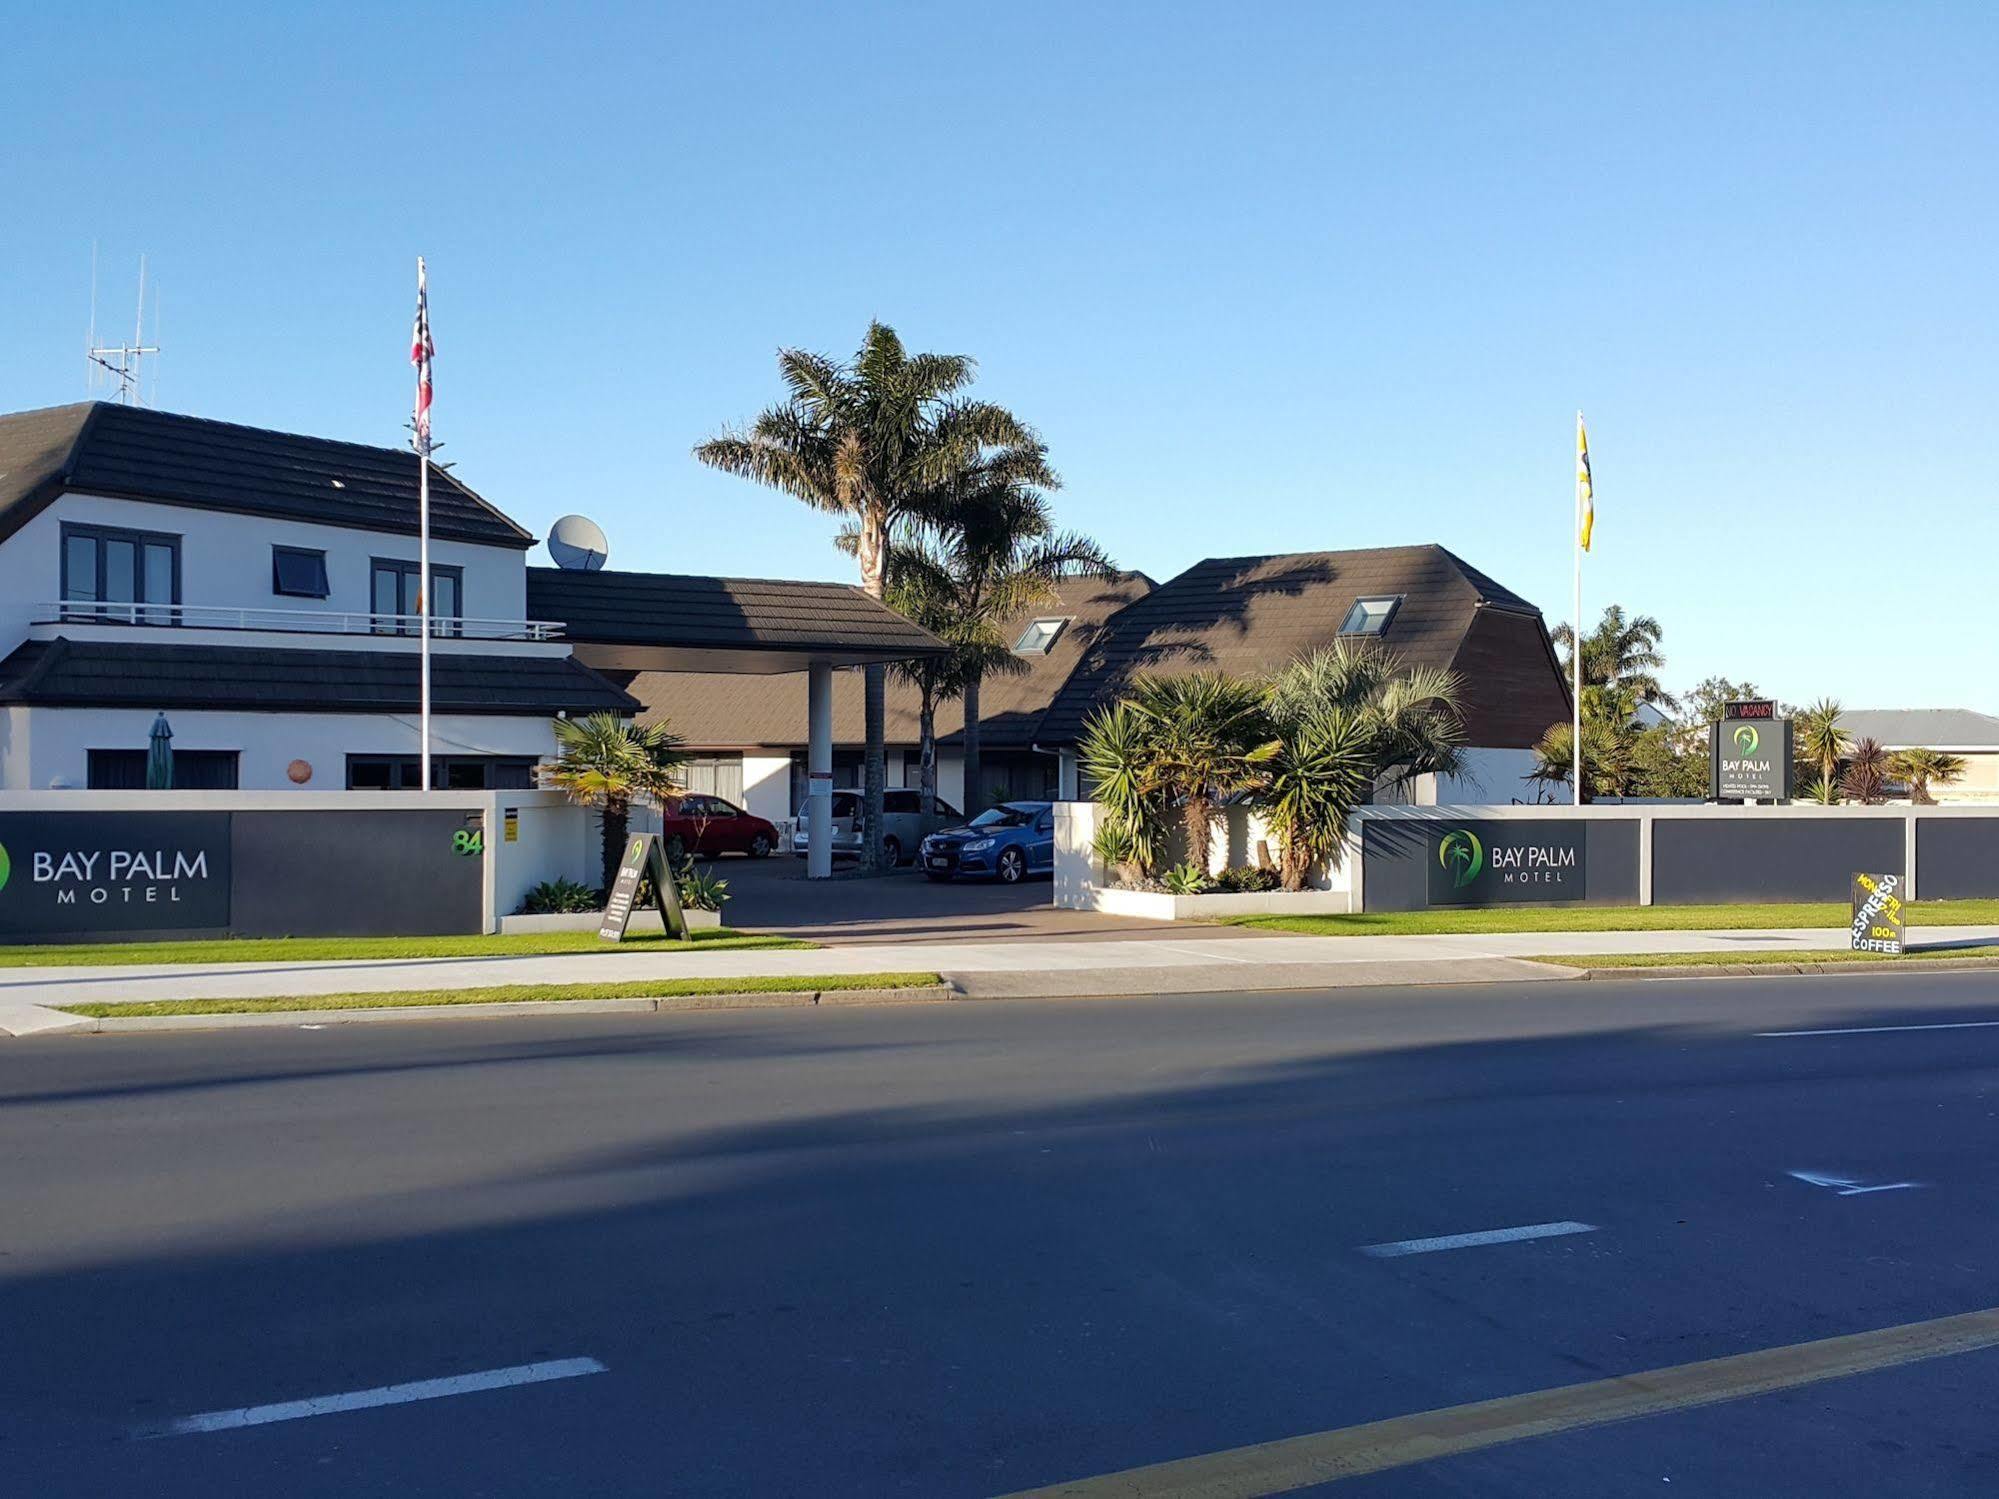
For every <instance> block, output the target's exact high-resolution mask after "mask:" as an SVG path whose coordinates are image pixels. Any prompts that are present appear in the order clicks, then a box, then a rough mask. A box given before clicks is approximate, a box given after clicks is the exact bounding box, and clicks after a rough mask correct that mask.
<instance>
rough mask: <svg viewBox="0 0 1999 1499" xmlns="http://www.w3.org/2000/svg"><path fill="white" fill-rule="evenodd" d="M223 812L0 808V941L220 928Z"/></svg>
mask: <svg viewBox="0 0 1999 1499" xmlns="http://www.w3.org/2000/svg"><path fill="white" fill-rule="evenodd" d="M229 843H230V828H229V814H228V813H227V812H149V813H146V814H144V815H134V814H131V813H123V812H7V813H0V938H7V937H14V938H19V937H29V936H42V935H49V936H57V935H62V936H70V935H75V934H78V933H92V934H95V933H98V932H143V931H178V930H192V929H199V928H223V929H226V928H227V927H228V925H229V904H230V902H229V892H230V887H229Z"/></svg>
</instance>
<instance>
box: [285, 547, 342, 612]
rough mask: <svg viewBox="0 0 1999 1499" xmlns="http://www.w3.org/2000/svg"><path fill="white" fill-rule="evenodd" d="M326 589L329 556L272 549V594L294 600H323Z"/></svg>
mask: <svg viewBox="0 0 1999 1499" xmlns="http://www.w3.org/2000/svg"><path fill="white" fill-rule="evenodd" d="M329 591H330V590H329V589H328V588H327V586H326V553H324V552H315V551H312V550H310V549H309V548H306V547H272V548H271V592H272V593H281V594H283V595H285V597H287V598H294V599H323V598H325V597H326V595H327V593H328V592H329Z"/></svg>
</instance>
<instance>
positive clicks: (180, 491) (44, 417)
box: [0, 401, 534, 550]
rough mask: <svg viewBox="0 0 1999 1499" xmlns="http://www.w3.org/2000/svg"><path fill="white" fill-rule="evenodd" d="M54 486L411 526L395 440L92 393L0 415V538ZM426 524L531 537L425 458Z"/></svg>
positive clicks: (354, 523)
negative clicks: (279, 426)
mask: <svg viewBox="0 0 1999 1499" xmlns="http://www.w3.org/2000/svg"><path fill="white" fill-rule="evenodd" d="M335 481H338V483H337V484H336V482H335ZM65 490H82V491H87V492H89V493H92V494H107V495H115V496H118V497H120V498H126V499H139V500H156V501H160V502H162V503H166V504H172V505H187V506H191V507H194V508H196V509H201V510H223V511H229V512H231V513H235V514H241V515H269V516H276V517H278V518H280V519H284V520H298V521H311V522H313V523H315V524H318V525H325V526H348V527H352V528H355V529H359V530H367V531H385V532H392V533H397V534H401V535H407V536H414V535H415V534H416V530H417V464H416V455H415V454H414V453H411V452H410V451H408V450H407V449H403V448H377V447H369V446H367V445H366V444H363V443H355V442H335V441H333V440H332V439H330V438H325V437H298V436H294V435H292V434H290V433H286V432H269V431H265V430H264V429H263V428H261V427H240V426H236V425H235V424H233V423H230V422H215V421H209V420H207V419H205V418H202V417H193V416H179V415H176V414H174V413H172V412H167V411H150V410H147V409H145V408H143V407H138V406H116V405H112V404H110V403H108V402H103V401H86V402H83V403H81V404H79V405H75V406H54V407H50V408H48V409H47V410H43V411H23V412H19V413H17V414H15V415H13V416H0V538H4V537H6V536H7V535H9V534H11V533H12V532H13V531H15V530H18V529H19V528H20V527H21V526H23V525H25V524H26V523H27V522H28V521H29V520H31V519H33V517H34V516H35V515H36V514H37V513H38V512H39V511H41V510H42V509H43V508H45V507H46V506H47V505H48V503H49V502H50V501H52V500H53V499H54V498H55V497H56V496H57V495H58V494H61V493H62V492H63V491H65ZM430 529H431V534H432V535H433V536H437V537H441V538H443V539H445V540H449V541H470V542H482V543H485V544H487V545H489V546H507V547H517V548H520V549H521V550H526V549H527V548H528V547H531V546H533V545H534V537H532V536H531V535H529V534H528V533H527V532H526V531H524V530H522V529H521V528H520V527H519V526H517V525H515V524H514V523H513V522H512V521H511V520H509V519H507V517H506V516H504V515H502V514H501V513H500V512H499V511H498V510H495V509H494V508H493V507H492V506H491V505H489V504H487V503H486V502H485V501H484V500H482V499H480V498H479V496H478V495H476V494H474V493H473V492H472V491H471V490H470V489H468V488H466V487H465V485H464V484H462V483H460V482H459V481H458V480H457V479H455V478H453V477H452V476H451V475H450V474H448V473H446V472H445V471H444V470H443V469H440V468H437V467H436V466H434V465H433V466H432V468H431V471H430Z"/></svg>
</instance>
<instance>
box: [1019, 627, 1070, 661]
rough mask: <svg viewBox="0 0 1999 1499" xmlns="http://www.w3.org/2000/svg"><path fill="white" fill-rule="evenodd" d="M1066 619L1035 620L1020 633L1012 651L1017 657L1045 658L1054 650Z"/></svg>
mask: <svg viewBox="0 0 1999 1499" xmlns="http://www.w3.org/2000/svg"><path fill="white" fill-rule="evenodd" d="M1068 623H1069V621H1068V620H1066V619H1037V620H1035V621H1034V622H1033V623H1032V624H1030V625H1029V626H1028V627H1027V628H1026V629H1025V630H1024V631H1022V632H1021V636H1020V640H1019V641H1018V643H1016V644H1015V646H1014V648H1013V651H1014V654H1015V655H1017V656H1045V655H1047V654H1048V653H1049V652H1050V651H1052V650H1054V649H1055V642H1056V641H1057V640H1058V639H1060V638H1061V635H1062V627H1063V626H1064V625H1066V624H1068Z"/></svg>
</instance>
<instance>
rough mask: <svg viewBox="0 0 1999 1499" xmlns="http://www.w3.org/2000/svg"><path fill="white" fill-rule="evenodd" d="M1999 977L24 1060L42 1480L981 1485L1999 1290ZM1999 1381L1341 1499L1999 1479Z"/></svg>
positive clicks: (526, 1030)
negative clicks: (256, 1419)
mask: <svg viewBox="0 0 1999 1499" xmlns="http://www.w3.org/2000/svg"><path fill="white" fill-rule="evenodd" d="M1995 979H1999V975H1992V974H1957V975H1947V974H1935V975H1910V974H1896V975H1892V976H1881V977H1876V976H1873V975H1868V976H1865V977H1860V978H1816V979H1755V980H1749V981H1732V980H1701V981H1692V982H1670V981H1669V982H1651V983H1632V984H1596V983H1591V984H1570V985H1565V986H1552V985H1550V986H1496V985H1495V986H1480V987H1464V988H1457V989H1434V990H1421V991H1417V990H1410V989H1397V990H1393V991H1367V990H1343V991H1340V992H1338V993H1337V994H1333V995H1326V996H1317V995H1310V994H1298V993H1291V994H1284V995H1272V996H1240V995H1238V996H1210V997H1193V996H1181V997H1175V998H1171V999H1160V1000H1108V1001H1066V1002H1057V1003H1050V1002H1004V1003H1000V1002H992V1003H977V1004H965V1005H957V1006H924V1007H910V1008H899V1009H851V1010H839V1009H828V1010H824V1011H770V1012H741V1013H733V1014H732V1013H710V1014H703V1015H691V1016H676V1017H661V1018H652V1017H645V1018H642V1019H631V1018H625V1017H609V1016H606V1017H589V1016H574V1017H564V1018H557V1019H552V1020H550V1019H533V1020H509V1021H462V1020H460V1021H451V1022H445V1023H438V1024H432V1025H411V1026H370V1027H353V1028H344V1029H343V1028H337V1027H336V1028H328V1029H323V1030H312V1029H305V1028H301V1029H297V1030H273V1031H248V1032H211V1033H204V1034H185V1033H178V1034H159V1035H146V1036H138V1035H124V1036H101V1037H53V1038H46V1039H43V1040H38V1041H20V1042H11V1043H0V1492H4V1493H6V1494H9V1495H14V1494H19V1495H24V1496H28V1495H32V1496H59V1495H93V1496H97V1495H114V1496H123V1495H148V1496H150V1495H164V1496H176V1495H203V1496H212V1495H219V1494H259V1495H261V1494H272V1495H277V1494H283V1495H341V1496H351V1495H374V1494H395V1495H430V1494H438V1495H530V1494H531V1495H550V1494H591V1495H624V1494H647V1495H651V1494H675V1495H736V1494H744V1495H813V1496H822V1495H823V1496H878V1495H920V1496H944V1499H949V1496H966V1499H977V1496H991V1495H996V1494H1002V1493H1008V1492H1012V1491H1015V1490H1020V1489H1026V1488H1031V1487H1034V1486H1038V1485H1044V1484H1053V1483H1055V1482H1057V1481H1059V1480H1066V1479H1079V1478H1086V1477H1089V1476H1090V1475H1096V1474H1105V1473H1113V1472H1117V1471H1119V1470H1123V1469H1127V1468H1131V1467H1133V1466H1135V1465H1140V1464H1152V1463H1159V1462H1164V1461H1169V1460H1174V1459H1180V1458H1188V1457H1194V1456H1197V1455H1199V1454H1205V1453H1212V1452H1218V1451H1226V1450H1228V1449H1233V1448H1238V1447H1241V1446H1243V1445H1244V1444H1248V1443H1258V1442H1266V1441H1272V1440H1275V1439H1279V1438H1287V1437H1294V1436H1301V1435H1304V1434H1308V1433H1319V1432H1326V1431H1331V1430H1336V1429H1340V1428H1347V1427H1351V1426H1354V1425H1356V1424H1357V1423H1365V1422H1371V1421H1377V1420H1381V1419H1384V1418H1388V1417H1396V1416H1402V1415H1406V1414H1410V1413H1417V1412H1428V1411H1434V1410H1438V1409H1440V1408H1444V1407H1452V1406H1458V1405H1462V1404H1464V1403H1466V1402H1471V1401H1479V1400H1485V1399H1490V1398H1496V1397H1501V1396H1511V1395H1519V1394H1523V1393H1526V1392H1532V1391H1543V1390H1550V1389H1556V1388H1560V1387H1570V1386H1581V1385H1584V1384H1587V1383H1588V1382H1591V1381H1596V1380H1601V1379H1604V1378H1605V1377H1607V1376H1610V1375H1617V1374H1624V1373H1630V1372H1634V1371H1642V1370H1655V1369H1662V1368H1666V1367H1670V1366H1679V1365H1684V1364H1687V1363H1689V1362H1692V1361H1695V1360H1703V1359H1710V1358H1717V1357H1722V1356H1725V1355H1732V1354H1741V1353H1746V1352H1749V1351H1752V1350H1759V1349H1769V1348H1776V1347H1780V1346H1785V1345H1792V1344H1797V1343H1800V1342H1803V1341H1806V1340H1812V1339H1821V1338H1828V1337H1833V1336H1835V1335H1839V1334H1847V1333H1855V1332H1862V1331H1866V1330H1870V1329H1878V1328H1888V1327H1892V1326H1896V1325H1898V1324H1904V1323H1910V1322H1915V1321H1918V1320H1922V1319H1929V1318H1939V1317H1946V1316H1951V1315H1953V1314H1958V1313H1964V1312H1972V1311H1978V1310H1981V1309H1984V1308H1989V1307H1994V1306H1999V1266H1995V1261H1994V1249H1993V1245H1994V1241H1995V1236H1994V1233H1993V1228H1994V1223H1995V1209H1999V1162H1996V1161H1995V1153H1994V1149H1993V1147H1994V1143H1995V1111H1999V982H1995ZM1988 1021H1989V1022H1992V1023H1993V1027H1992V1028H1984V1027H1983V1026H1970V1027H1966V1028H1958V1029H1948V1030H1944V1029H1932V1030H1882V1031H1875V1032H1872V1033H1862V1034H1840V1035H1821V1036H1768V1035H1761V1034H1758V1033H1759V1032H1768V1031H1780V1030H1808V1029H1820V1028H1848V1027H1883V1026H1909V1025H1938V1024H1951V1025H1957V1026H1961V1027H1962V1026H1964V1025H1965V1023H1966V1022H1988ZM1792 1172H1805V1173H1808V1174H1811V1175H1813V1176H1816V1177H1818V1178H1820V1183H1819V1184H1814V1183H1812V1182H1809V1181H1805V1180H1801V1179H1800V1178H1798V1177H1796V1176H1793V1175H1791V1174H1789V1173H1792ZM1836 1182H1845V1183H1849V1184H1853V1185H1852V1186H1851V1187H1848V1188H1842V1187H1840V1186H1838V1185H1834V1184H1829V1183H1836ZM1901 1183H1913V1184H1915V1185H1907V1186H1902V1185H1897V1184H1901ZM1861 1187H1893V1188H1894V1190H1883V1191H1861V1190H1858V1188H1861ZM1563 1223H1568V1224H1578V1225H1589V1226H1590V1231H1588V1232H1582V1231H1575V1230H1572V1231H1569V1232H1564V1233H1560V1234H1554V1233H1552V1232H1551V1233H1550V1234H1549V1236H1546V1237H1541V1238H1535V1239H1527V1240H1521V1241H1517V1242H1502V1243H1488V1244H1475V1245H1471V1246H1467V1247H1462V1248H1456V1249H1449V1250H1443V1251H1439V1252H1415V1253H1404V1254H1399V1255H1394V1256H1392V1257H1383V1256H1379V1255H1372V1254H1368V1253H1363V1252H1362V1250H1363V1248H1364V1247H1366V1246H1380V1245H1385V1244H1402V1243H1405V1242H1406V1241H1415V1240H1422V1239H1428V1238H1434V1237H1438V1236H1451V1235H1460V1234H1467V1233H1475V1232H1479V1231H1483V1230H1493V1229H1502V1228H1513V1227H1520V1226H1531V1225H1544V1224H1563ZM574 1360H591V1361H595V1363H597V1364H601V1365H602V1366H603V1370H602V1372H589V1373H585V1372H579V1371H580V1370H581V1369H582V1368H584V1367H585V1366H583V1365H579V1364H576V1363H573V1362H570V1361H574ZM523 1366H529V1368H530V1373H539V1374H541V1375H547V1376H551V1377H545V1378H541V1379H539V1380H538V1382H533V1383H521V1384H513V1385H510V1386H508V1387H505V1388H490V1389H484V1390H477V1391H472V1392H463V1393H447V1391H453V1390H457V1389H458V1388H459V1387H457V1386H446V1387H444V1389H443V1390H440V1389H439V1388H437V1387H435V1386H431V1387H427V1388H426V1390H425V1391H422V1392H425V1393H430V1394H433V1395H436V1396H438V1398H430V1399H424V1400H420V1401H411V1400H409V1399H407V1397H408V1396H409V1395H410V1394H412V1393H418V1392H412V1391H408V1390H403V1391H399V1392H398V1391H391V1392H390V1393H389V1394H387V1395H382V1396H371V1397H366V1398H368V1399H381V1400H391V1401H395V1402H396V1403H391V1404H384V1405H380V1406H378V1407H376V1408H368V1409H347V1410H341V1411H339V1412H337V1413H332V1414H321V1415H316V1416H310V1417H305V1418H291V1417H296V1416H297V1412H296V1411H290V1412H286V1411H279V1412H275V1413H273V1412H265V1413H263V1414H264V1415H265V1416H275V1417H284V1418H282V1419H269V1420H268V1421H267V1423H266V1424H259V1425H254V1426H246V1427H242V1428H240V1429H225V1430H200V1431H194V1432H191V1433H189V1434H184V1435H166V1436H142V1435H138V1434H137V1433H140V1432H147V1431H156V1430H159V1429H161V1428H162V1427H163V1426H167V1425H169V1424H170V1423H172V1422H174V1421H176V1420H183V1419H185V1418H188V1417H193V1416H198V1415H204V1414H206V1413H213V1412H221V1411H234V1410H240V1409H242V1408H248V1407H263V1406H266V1405H272V1404H279V1403H284V1402H294V1401H299V1400H303V1399H308V1398H310V1397H319V1396H330V1395H339V1394H349V1393H351V1392H357V1391H370V1390H378V1389H381V1388H382V1387H386V1386H400V1385H406V1384H409V1383H411V1382H417V1381H436V1380H449V1379H453V1378H457V1377H459V1376H467V1375H474V1374H483V1373H487V1372H489V1371H495V1370H506V1371H512V1370H519V1369H521V1368H522V1367H523ZM549 1366H553V1368H551V1367H549ZM558 1375H559V1376H560V1377H553V1376H558ZM523 1377H526V1376H523V1375H519V1374H506V1375H498V1376H493V1381H494V1382H498V1381H503V1380H508V1379H517V1378H523ZM1995 1395H1999V1348H1989V1349H1986V1350H1985V1351H1979V1352H1970V1353H1961V1354H1958V1355H1956V1356H1953V1357H1946V1358H1938V1359H1931V1360H1926V1361H1922V1362H1917V1363H1911V1364H1907V1365H1905V1366H1902V1367H1895V1368H1887V1369H1882V1370H1878V1371H1876V1372H1870V1373H1860V1374H1857V1375H1854V1376H1852V1377H1849V1378H1844V1379H1839V1380H1835V1381H1830V1382H1823V1383H1815V1384H1810V1385H1807V1386H1803V1387H1800V1388H1794V1389H1789V1390H1785V1391H1783V1392H1781V1393H1776V1394H1764V1395H1760V1396H1757V1397H1755V1398H1747V1399H1739V1400H1730V1401H1727V1402H1725V1403H1720V1404H1714V1405H1710V1406H1707V1407H1706V1408H1703V1409H1694V1410H1683V1411H1678V1412H1675V1413H1671V1414H1665V1415H1658V1416H1652V1417H1648V1418H1645V1419H1641V1420H1635V1421H1629V1422H1626V1423H1623V1424H1619V1425H1612V1426H1599V1427H1595V1428H1591V1429H1578V1430H1557V1431H1556V1432H1555V1434H1552V1435H1546V1436H1540V1437H1536V1438H1534V1439H1532V1440H1526V1441H1521V1442H1517V1443H1514V1444H1511V1445H1506V1446H1498V1447H1493V1448H1490V1449H1487V1450H1482V1451H1476V1452H1471V1453H1467V1454H1465V1455H1461V1456H1453V1457H1446V1458H1443V1459H1440V1460H1437V1461H1432V1462H1426V1463H1420V1464H1416V1465H1411V1466H1400V1467H1396V1468H1394V1469H1392V1470H1390V1471H1385V1472H1379V1473H1375V1474H1373V1475H1372V1476H1367V1477H1359V1478H1353V1479H1350V1480H1346V1481H1343V1482H1339V1483H1335V1484H1330V1485H1322V1486H1321V1487H1320V1488H1318V1489H1313V1490H1306V1491H1305V1492H1324V1493H1337V1494H1339V1495H1342V1496H1345V1495H1369V1496H1380V1495H1397V1496H1400V1495H1466V1496H1469V1495H1477V1496H1481V1499H1484V1496H1495V1495H1520V1496H1536V1499H1539V1496H1549V1495H1555V1496H1578V1499H1581V1496H1589V1499H1602V1496H1621V1495H1635V1494H1647V1495H1657V1494H1660V1493H1674V1494H1689V1493H1691V1494H1721V1495H1756V1496H1788V1495H1800V1496H1802V1495H1811V1496H1822V1495H1829V1494H1867V1495H1875V1494H1891V1493H1892V1494H1896V1495H1926V1494H1953V1495H1955V1494H1964V1495H1973V1494H1976V1495H1989V1494H1992V1493H1994V1492H1995V1491H1999V1431H1995V1429H1994V1427H1993V1424H1992V1422H1991V1409H1992V1405H1993V1402H1994V1397H1995ZM350 1403H351V1402H350ZM238 1419H241V1418H238ZM260 1419H261V1418H260ZM208 1424H211V1425H212V1424H214V1423H212V1422H211V1423H208ZM1668 1485H1670V1487H1668ZM1123 1491H1124V1492H1129V1493H1140V1492H1145V1490H1143V1489H1139V1488H1131V1487H1127V1488H1126V1489H1125V1490H1123ZM1261 1491H1263V1490H1259V1489H1258V1488H1257V1487H1256V1486H1255V1484H1254V1482H1252V1481H1244V1482H1243V1483H1239V1484H1238V1486H1237V1487H1235V1488H1227V1489H1222V1488H1217V1489H1212V1490H1209V1491H1207V1492H1213V1493H1254V1492H1261ZM1104 1492H1108V1490H1104Z"/></svg>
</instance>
